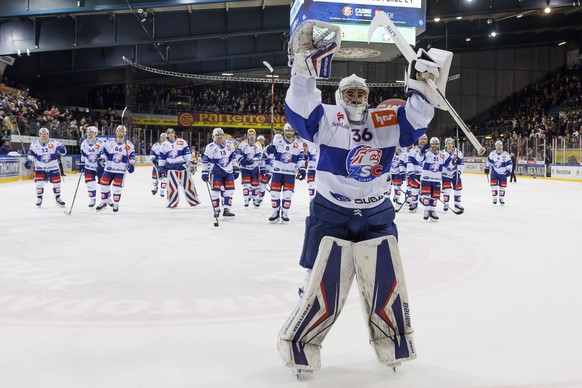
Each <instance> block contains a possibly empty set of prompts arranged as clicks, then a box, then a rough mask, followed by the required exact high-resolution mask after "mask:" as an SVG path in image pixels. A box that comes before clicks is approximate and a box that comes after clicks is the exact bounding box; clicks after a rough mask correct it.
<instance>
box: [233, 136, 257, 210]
mask: <svg viewBox="0 0 582 388" xmlns="http://www.w3.org/2000/svg"><path fill="white" fill-rule="evenodd" d="M256 137H257V131H255V130H254V129H253V128H249V130H248V131H247V138H246V139H245V140H243V141H241V142H240V144H239V145H238V148H237V150H236V155H237V156H236V160H237V163H238V164H239V165H240V170H241V181H242V186H243V197H244V206H245V207H248V206H249V203H250V201H251V198H252V200H253V205H254V206H255V207H258V206H259V205H260V201H259V200H260V193H259V168H260V167H259V165H260V164H261V162H262V157H263V146H262V145H261V143H259V142H257V141H256Z"/></svg>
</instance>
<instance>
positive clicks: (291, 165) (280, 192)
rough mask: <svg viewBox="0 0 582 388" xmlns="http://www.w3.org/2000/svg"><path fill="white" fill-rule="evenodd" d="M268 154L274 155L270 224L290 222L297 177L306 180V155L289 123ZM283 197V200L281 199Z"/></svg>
mask: <svg viewBox="0 0 582 388" xmlns="http://www.w3.org/2000/svg"><path fill="white" fill-rule="evenodd" d="M268 148H269V151H268V152H267V153H268V154H271V155H273V157H272V159H271V165H272V167H273V180H272V181H271V207H272V208H273V214H272V215H271V217H269V222H272V223H276V222H279V219H281V221H282V222H289V209H290V208H291V201H292V200H293V191H294V190H295V175H296V174H297V173H299V180H303V179H305V177H306V176H307V170H306V169H305V153H304V152H303V143H302V142H300V141H299V139H297V138H296V137H295V130H294V129H293V128H292V127H291V125H290V124H289V123H287V124H285V126H284V127H283V135H275V136H274V137H273V144H271V145H270V146H269V147H268ZM281 197H282V198H281Z"/></svg>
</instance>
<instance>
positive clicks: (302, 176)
mask: <svg viewBox="0 0 582 388" xmlns="http://www.w3.org/2000/svg"><path fill="white" fill-rule="evenodd" d="M306 176H307V171H306V170H305V169H304V168H300V169H299V180H300V181H302V180H303V179H305V177H306Z"/></svg>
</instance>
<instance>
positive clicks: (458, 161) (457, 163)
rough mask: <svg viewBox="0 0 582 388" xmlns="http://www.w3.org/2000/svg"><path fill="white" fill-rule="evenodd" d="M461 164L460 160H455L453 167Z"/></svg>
mask: <svg viewBox="0 0 582 388" xmlns="http://www.w3.org/2000/svg"><path fill="white" fill-rule="evenodd" d="M459 164H461V160H460V159H459V158H454V159H453V166H458V165H459Z"/></svg>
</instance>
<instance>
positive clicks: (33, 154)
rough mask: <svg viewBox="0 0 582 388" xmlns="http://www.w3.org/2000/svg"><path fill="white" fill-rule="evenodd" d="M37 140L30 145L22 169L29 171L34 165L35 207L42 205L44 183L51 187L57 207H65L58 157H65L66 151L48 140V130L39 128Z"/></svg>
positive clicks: (59, 143) (57, 142)
mask: <svg viewBox="0 0 582 388" xmlns="http://www.w3.org/2000/svg"><path fill="white" fill-rule="evenodd" d="M38 136H39V137H40V139H39V140H35V141H33V142H32V144H31V145H30V148H29V149H28V153H27V154H26V161H25V162H24V167H25V168H26V169H29V170H30V169H31V168H32V167H33V165H34V183H35V186H36V206H40V205H42V197H43V194H44V184H45V181H49V182H51V183H52V185H53V194H54V195H55V201H56V202H57V205H58V206H65V202H64V201H63V200H62V199H61V174H60V171H59V164H58V161H57V160H58V157H59V154H60V155H65V154H66V153H67V149H66V148H65V146H64V145H63V144H62V143H61V142H60V141H58V140H55V139H50V138H49V130H48V129H47V128H44V127H43V128H41V129H40V130H39V131H38Z"/></svg>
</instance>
